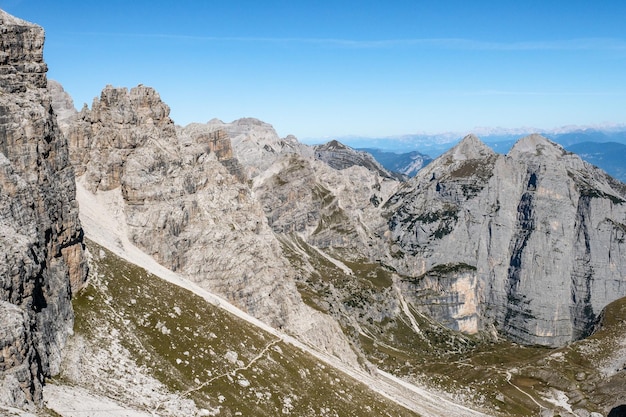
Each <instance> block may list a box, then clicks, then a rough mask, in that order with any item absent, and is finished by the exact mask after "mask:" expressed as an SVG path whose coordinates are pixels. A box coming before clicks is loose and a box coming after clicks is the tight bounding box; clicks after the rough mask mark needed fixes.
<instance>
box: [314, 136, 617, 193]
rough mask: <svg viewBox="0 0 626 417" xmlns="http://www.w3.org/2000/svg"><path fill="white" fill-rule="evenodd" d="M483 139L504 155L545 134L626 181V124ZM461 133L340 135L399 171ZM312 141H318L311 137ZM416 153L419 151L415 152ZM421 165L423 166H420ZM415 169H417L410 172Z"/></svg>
mask: <svg viewBox="0 0 626 417" xmlns="http://www.w3.org/2000/svg"><path fill="white" fill-rule="evenodd" d="M474 133H475V134H478V135H480V137H481V140H482V141H483V142H484V143H486V144H487V145H489V146H490V147H491V148H492V149H493V150H495V151H496V152H498V153H502V154H505V153H507V152H508V151H509V150H510V149H511V147H512V146H513V145H514V144H515V143H516V142H517V141H518V140H519V139H521V138H523V137H525V136H528V135H531V134H541V135H542V136H544V137H546V138H548V139H550V140H551V141H553V142H556V143H558V144H560V145H562V146H563V147H565V148H566V149H567V150H569V151H572V152H574V153H576V154H578V155H580V156H581V158H583V160H585V161H587V162H589V163H591V164H594V165H596V166H598V167H599V168H601V169H603V170H605V171H606V172H607V173H609V174H610V175H611V176H613V177H614V178H617V179H619V180H620V181H622V182H624V181H626V174H625V171H626V165H625V164H624V162H623V161H625V160H626V159H625V157H626V153H625V152H626V126H623V125H606V126H592V127H580V126H564V127H562V128H559V129H551V130H543V129H536V128H520V129H485V128H478V129H476V131H475V132H474ZM463 136H465V135H464V134H461V133H441V134H416V135H402V136H390V137H383V138H370V137H356V136H349V137H341V138H338V140H340V141H341V142H343V143H345V144H347V145H350V146H352V147H354V148H356V149H362V150H366V151H368V152H370V153H371V154H372V155H374V156H375V157H376V158H377V159H379V161H380V162H381V163H382V164H383V165H384V166H385V167H386V168H387V169H391V170H393V171H396V172H403V170H407V169H409V167H410V164H411V162H410V161H411V158H412V156H414V155H422V156H421V157H420V158H425V159H424V161H425V162H426V163H427V162H428V160H430V159H432V157H437V156H439V155H441V154H442V153H444V152H446V151H447V150H449V149H450V148H451V147H452V146H454V145H455V144H456V143H458V142H459V141H460V140H461V139H462V137H463ZM308 141H309V142H311V143H315V142H316V140H314V139H309V140H308ZM415 153H417V154H415ZM420 168H421V167H420ZM411 172H415V171H411Z"/></svg>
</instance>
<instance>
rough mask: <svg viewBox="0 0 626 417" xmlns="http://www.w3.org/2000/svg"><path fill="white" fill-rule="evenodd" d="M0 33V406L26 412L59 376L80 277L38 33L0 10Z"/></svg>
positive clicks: (62, 149) (77, 241)
mask: <svg viewBox="0 0 626 417" xmlns="http://www.w3.org/2000/svg"><path fill="white" fill-rule="evenodd" d="M0 33H1V35H2V36H1V37H0V43H1V51H2V52H1V53H0V225H1V226H0V230H1V231H2V232H1V233H0V253H1V254H2V255H1V256H0V279H1V284H0V403H5V404H9V405H15V406H20V407H28V406H29V405H31V406H32V405H33V404H37V403H39V402H40V401H41V384H42V382H43V379H44V377H46V376H50V375H54V374H55V373H57V372H58V367H59V360H60V349H61V347H62V346H63V344H64V342H65V340H66V337H67V335H68V333H69V332H70V331H71V328H72V323H73V314H72V308H71V304H70V298H71V292H72V290H75V291H76V290H78V289H79V288H80V287H81V286H82V285H83V283H84V280H85V278H86V272H87V271H86V262H85V259H84V253H83V245H82V236H83V235H82V229H81V227H80V223H79V220H78V206H77V204H76V200H75V185H74V171H73V169H72V167H71V165H70V162H69V154H68V147H67V142H66V141H65V139H64V137H63V135H62V134H61V132H60V130H59V128H58V127H57V124H56V118H55V115H54V113H53V111H52V107H51V98H50V94H49V91H48V90H47V81H46V70H47V67H46V64H45V63H44V61H43V43H44V32H43V29H41V28H40V27H38V26H35V25H33V24H30V23H27V22H24V21H22V20H19V19H17V18H14V17H12V16H10V15H8V14H7V13H5V12H4V11H2V10H0Z"/></svg>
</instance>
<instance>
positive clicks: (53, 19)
mask: <svg viewBox="0 0 626 417" xmlns="http://www.w3.org/2000/svg"><path fill="white" fill-rule="evenodd" d="M0 8H2V9H4V10H5V11H7V12H9V13H11V14H13V15H15V16H17V17H20V18H22V19H26V20H29V21H31V22H35V23H37V24H40V25H41V26H43V27H44V28H45V30H46V47H45V59H46V61H47V63H48V66H49V73H48V76H49V77H50V78H53V79H56V80H57V81H59V82H61V83H62V84H63V85H64V87H65V89H66V90H67V91H68V92H69V93H70V94H71V95H72V97H73V98H74V100H75V103H76V106H77V107H81V106H82V104H83V103H87V104H88V105H91V102H92V100H93V97H95V96H98V95H99V94H100V91H101V90H102V88H103V87H104V86H105V85H107V84H112V85H114V86H126V87H133V86H135V85H137V84H140V83H141V84H145V85H149V86H152V87H154V88H155V89H156V90H157V91H158V92H159V93H160V95H161V98H162V99H163V100H164V101H165V102H166V103H167V104H168V105H169V106H170V107H171V117H172V118H173V119H174V121H175V122H176V123H178V124H182V125H184V124H187V123H190V122H206V121H208V120H210V119H212V118H214V117H217V118H219V119H222V120H224V121H232V120H234V119H237V118H240V117H256V118H259V119H261V120H263V121H266V122H268V123H271V124H272V125H274V127H275V128H276V130H277V131H278V133H279V134H280V135H281V136H285V135H287V134H294V135H296V136H297V137H299V138H301V139H306V138H323V137H333V136H344V135H364V136H388V135H398V134H409V133H418V132H428V133H438V132H446V131H458V132H462V133H467V132H470V131H471V130H472V128H474V127H477V126H489V127H496V126H499V127H506V128H516V127H523V126H532V127H537V128H546V129H547V128H552V127H557V126H563V125H570V124H575V125H590V124H602V123H626V24H624V22H626V2H625V1H621V0H620V1H618V0H615V1H602V0H598V1H590V0H589V1H578V0H569V1H550V0H544V1H533V0H527V1H519V0H517V1H507V0H500V1H467V0H466V1H419V0H414V1H392V0H390V1H387V2H383V1H368V0H362V1H340V0H335V1H324V0H320V1H296V0H291V1H271V0H265V1H258V0H257V1H210V0H206V1H189V0H178V1H160V0H151V1H144V0H133V1H128V0H124V1H119V0H109V1H87V0H84V1H65V0H57V1H49V0H45V1H44V0H32V1H30V0H0Z"/></svg>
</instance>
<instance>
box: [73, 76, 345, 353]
mask: <svg viewBox="0 0 626 417" xmlns="http://www.w3.org/2000/svg"><path fill="white" fill-rule="evenodd" d="M242 124H243V125H245V124H246V123H242ZM214 125H215V123H214V124H213V125H212V124H209V125H191V126H188V127H186V128H180V127H178V128H177V127H176V126H175V125H174V123H173V121H172V120H171V119H170V118H169V108H168V107H167V105H165V104H164V103H163V102H162V101H161V99H160V97H159V96H158V93H157V92H156V91H155V90H154V89H152V88H149V87H145V86H138V87H135V88H132V89H131V90H127V89H126V88H114V87H111V86H108V87H106V88H105V89H104V90H103V91H102V94H101V96H100V98H96V99H94V102H93V105H92V107H91V109H88V108H83V109H82V110H81V112H80V113H78V114H77V115H76V116H74V118H73V119H72V120H70V121H69V123H68V125H67V128H66V134H67V137H68V140H69V143H70V151H71V156H72V161H73V163H74V164H75V166H76V173H77V175H78V176H79V177H78V180H77V181H78V182H79V186H81V187H84V188H86V189H87V190H88V191H89V192H90V193H92V194H95V195H102V196H104V195H106V196H108V197H106V200H107V201H108V202H109V203H110V204H111V207H112V210H113V211H114V212H119V213H120V214H121V215H122V216H123V217H124V223H125V224H126V227H127V235H128V237H129V239H130V241H131V242H132V243H133V244H135V245H137V246H138V247H140V248H141V249H142V250H143V251H145V252H146V253H147V254H149V255H151V256H153V257H154V258H155V259H156V260H157V261H158V262H160V263H161V264H162V265H164V266H166V267H167V268H169V269H171V270H173V271H176V272H178V273H181V274H183V275H184V276H186V277H188V279H190V280H191V281H193V282H196V283H198V284H200V285H201V286H203V287H205V288H207V289H210V290H211V291H214V292H216V293H218V294H220V295H222V296H223V297H225V298H226V299H228V300H230V301H231V302H233V303H235V304H236V305H237V306H239V307H241V308H242V309H244V310H245V311H247V312H249V313H250V314H252V315H254V316H255V317H258V318H260V319H261V320H263V321H265V322H266V323H268V324H271V325H272V326H275V327H277V328H284V329H288V331H290V332H292V333H294V334H297V335H298V336H299V337H301V338H302V340H305V341H307V342H309V343H311V344H314V345H315V346H318V347H319V348H320V349H323V350H327V351H329V352H331V353H334V354H336V355H337V356H339V357H342V358H344V359H345V360H346V361H348V362H356V356H355V354H354V353H353V352H352V350H351V349H350V347H349V346H348V344H347V341H346V340H345V339H344V338H343V336H342V333H341V331H340V329H339V327H338V326H337V324H336V323H335V322H334V321H333V320H332V319H330V318H329V317H327V316H325V315H323V314H321V313H319V312H316V311H313V310H311V309H310V307H308V306H306V305H305V304H304V303H303V302H302V300H301V298H300V296H299V293H298V291H297V289H296V285H295V275H296V272H295V271H294V269H293V268H292V267H291V266H290V264H289V262H288V261H287V260H286V259H285V257H284V256H283V254H282V249H281V246H280V244H279V242H278V240H277V239H276V237H275V235H274V234H273V232H272V230H271V228H270V227H269V225H268V222H267V219H266V217H265V215H264V212H263V209H262V207H261V206H260V205H259V203H258V201H257V200H256V199H255V198H254V196H253V193H252V191H251V189H250V187H249V184H248V181H247V178H248V177H247V175H248V174H247V172H246V171H245V170H246V169H251V168H250V167H248V166H246V165H243V164H240V163H239V160H238V158H235V156H234V155H235V152H234V150H233V147H232V146H231V141H230V137H229V134H228V132H227V130H226V129H223V128H216V127H215V126H214ZM242 142H243V140H242ZM253 160H257V159H256V158H253Z"/></svg>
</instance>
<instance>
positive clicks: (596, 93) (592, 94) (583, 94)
mask: <svg viewBox="0 0 626 417" xmlns="http://www.w3.org/2000/svg"><path fill="white" fill-rule="evenodd" d="M448 94H450V95H460V96H537V97H549V96H552V97H623V96H626V92H623V91H514V90H475V91H449V92H448Z"/></svg>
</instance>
